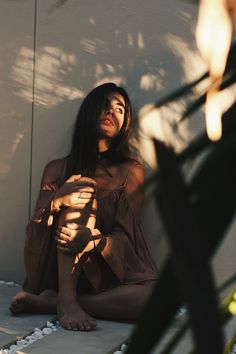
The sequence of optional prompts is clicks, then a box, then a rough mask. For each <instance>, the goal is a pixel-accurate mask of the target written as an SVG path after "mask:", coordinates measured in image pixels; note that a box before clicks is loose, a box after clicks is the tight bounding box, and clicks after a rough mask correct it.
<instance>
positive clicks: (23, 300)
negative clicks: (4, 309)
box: [9, 289, 57, 315]
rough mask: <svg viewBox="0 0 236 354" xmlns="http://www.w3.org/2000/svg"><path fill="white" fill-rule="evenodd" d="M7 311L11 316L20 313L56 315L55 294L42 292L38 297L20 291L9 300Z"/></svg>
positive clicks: (50, 291)
mask: <svg viewBox="0 0 236 354" xmlns="http://www.w3.org/2000/svg"><path fill="white" fill-rule="evenodd" d="M9 310H10V311H11V313H12V314H13V315H17V314H20V313H57V293H56V292H55V291H53V290H49V289H48V290H44V291H43V292H42V293H41V294H40V295H34V294H30V293H27V292H26V291H20V292H19V293H17V294H16V295H15V296H14V297H13V299H12V300H11V304H10V307H9Z"/></svg>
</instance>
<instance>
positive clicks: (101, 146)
mask: <svg viewBox="0 0 236 354" xmlns="http://www.w3.org/2000/svg"><path fill="white" fill-rule="evenodd" d="M109 147H110V142H109V141H108V140H107V139H100V140H99V142H98V150H99V152H100V153H101V152H104V151H107V150H108V149H109Z"/></svg>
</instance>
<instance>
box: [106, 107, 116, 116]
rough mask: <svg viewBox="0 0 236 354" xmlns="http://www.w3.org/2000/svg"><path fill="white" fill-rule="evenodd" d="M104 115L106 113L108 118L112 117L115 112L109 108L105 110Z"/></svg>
mask: <svg viewBox="0 0 236 354" xmlns="http://www.w3.org/2000/svg"><path fill="white" fill-rule="evenodd" d="M104 113H105V115H106V116H108V115H109V116H110V115H113V113H114V110H113V109H112V108H111V107H109V108H106V109H105V112H104Z"/></svg>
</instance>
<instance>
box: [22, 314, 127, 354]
mask: <svg viewBox="0 0 236 354" xmlns="http://www.w3.org/2000/svg"><path fill="white" fill-rule="evenodd" d="M132 329H133V325H131V324H128V323H122V322H112V321H102V320H98V321H97V327H96V329H95V330H94V331H91V332H80V331H78V332H77V331H67V330H65V329H63V328H60V329H58V331H57V332H54V333H52V334H50V335H48V336H46V337H43V338H42V339H40V340H38V341H37V342H34V343H33V344H31V345H30V346H28V347H26V348H24V349H22V350H21V351H20V353H21V354H23V353H24V354H31V353H32V354H42V353H43V354H52V353H57V354H62V353H63V354H64V353H71V354H72V353H76V354H111V353H113V352H114V351H116V350H117V349H118V348H119V347H120V345H121V344H122V343H125V342H126V341H127V339H128V338H129V336H130V333H131V331H132Z"/></svg>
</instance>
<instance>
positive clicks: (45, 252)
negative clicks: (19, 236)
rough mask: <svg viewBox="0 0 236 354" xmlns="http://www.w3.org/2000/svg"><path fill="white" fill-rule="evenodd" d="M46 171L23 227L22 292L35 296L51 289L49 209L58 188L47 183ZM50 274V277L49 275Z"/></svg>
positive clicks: (52, 214) (51, 226) (51, 218)
mask: <svg viewBox="0 0 236 354" xmlns="http://www.w3.org/2000/svg"><path fill="white" fill-rule="evenodd" d="M49 170H50V169H48V166H46V168H45V170H44V173H43V177H42V181H41V188H40V192H39V195H38V198H37V202H36V207H35V211H34V214H33V216H32V218H31V220H30V221H29V223H28V225H27V226H26V239H25V247H24V263H25V269H26V280H25V282H24V285H23V289H24V290H26V291H29V292H31V293H34V294H38V293H40V292H41V291H43V290H44V289H47V288H49V289H53V288H55V286H56V285H55V281H54V280H52V283H50V282H51V280H50V279H47V274H49V273H50V272H49V271H48V270H49V269H46V268H45V265H46V264H47V267H51V266H53V264H51V265H50V262H48V258H49V259H53V253H55V250H56V247H55V240H54V237H53V235H52V234H53V230H54V221H55V219H56V217H57V214H58V213H56V212H55V210H54V207H53V198H54V195H55V193H56V191H57V190H58V188H59V186H58V184H57V183H56V182H49V178H50V175H49V173H48V172H49ZM50 274H51V273H50Z"/></svg>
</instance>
